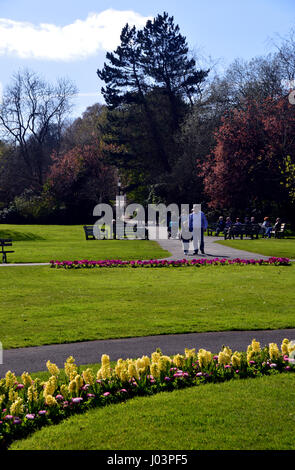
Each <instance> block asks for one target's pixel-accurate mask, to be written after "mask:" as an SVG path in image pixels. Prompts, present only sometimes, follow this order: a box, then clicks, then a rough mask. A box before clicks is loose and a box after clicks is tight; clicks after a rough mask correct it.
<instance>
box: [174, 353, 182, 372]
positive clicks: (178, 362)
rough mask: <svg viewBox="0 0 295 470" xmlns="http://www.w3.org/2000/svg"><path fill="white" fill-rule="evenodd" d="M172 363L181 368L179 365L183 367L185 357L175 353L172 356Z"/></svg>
mask: <svg viewBox="0 0 295 470" xmlns="http://www.w3.org/2000/svg"><path fill="white" fill-rule="evenodd" d="M172 362H173V364H175V365H176V367H178V368H179V369H181V367H183V365H184V363H185V357H184V356H182V355H181V354H176V355H175V356H174V357H173V361H172Z"/></svg>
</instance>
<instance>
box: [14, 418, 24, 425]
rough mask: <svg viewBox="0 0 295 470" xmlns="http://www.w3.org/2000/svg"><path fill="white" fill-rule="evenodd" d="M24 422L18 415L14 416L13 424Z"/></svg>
mask: <svg viewBox="0 0 295 470" xmlns="http://www.w3.org/2000/svg"><path fill="white" fill-rule="evenodd" d="M21 422H22V420H21V419H20V418H18V417H16V418H14V420H13V424H20V423H21Z"/></svg>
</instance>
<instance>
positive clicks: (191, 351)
mask: <svg viewBox="0 0 295 470" xmlns="http://www.w3.org/2000/svg"><path fill="white" fill-rule="evenodd" d="M184 353H185V357H186V358H190V357H195V356H196V348H193V349H188V348H185V350H184Z"/></svg>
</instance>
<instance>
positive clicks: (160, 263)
mask: <svg viewBox="0 0 295 470" xmlns="http://www.w3.org/2000/svg"><path fill="white" fill-rule="evenodd" d="M50 264H51V267H52V268H64V269H82V268H124V267H131V268H170V267H192V266H195V267H197V268H198V267H201V266H230V265H240V266H243V265H259V266H261V265H263V266H265V265H272V266H290V265H291V262H290V260H289V258H275V257H272V258H268V259H241V258H235V259H232V260H231V259H225V258H213V259H206V258H200V259H192V260H187V259H180V260H173V261H168V260H153V259H151V260H147V261H143V260H135V261H122V260H109V259H107V260H98V261H89V260H80V261H77V260H76V261H54V260H51V261H50Z"/></svg>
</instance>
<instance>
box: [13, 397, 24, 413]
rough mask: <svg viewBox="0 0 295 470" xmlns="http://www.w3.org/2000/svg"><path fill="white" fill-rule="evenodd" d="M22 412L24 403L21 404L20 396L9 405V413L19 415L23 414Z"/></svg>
mask: <svg viewBox="0 0 295 470" xmlns="http://www.w3.org/2000/svg"><path fill="white" fill-rule="evenodd" d="M23 412H24V405H23V399H22V398H20V397H19V398H17V399H16V401H15V402H13V403H12V405H11V407H10V413H11V414H12V415H13V416H19V415H21V414H23Z"/></svg>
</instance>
